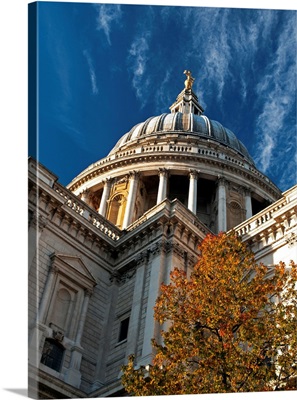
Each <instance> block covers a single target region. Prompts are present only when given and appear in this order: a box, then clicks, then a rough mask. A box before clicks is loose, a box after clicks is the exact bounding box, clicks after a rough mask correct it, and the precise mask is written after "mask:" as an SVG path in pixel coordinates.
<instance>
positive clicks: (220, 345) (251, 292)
mask: <svg viewBox="0 0 297 400" xmlns="http://www.w3.org/2000/svg"><path fill="white" fill-rule="evenodd" d="M199 254H200V256H199V258H198V262H197V264H196V266H195V267H194V269H193V271H192V274H191V277H190V279H187V277H186V274H185V272H183V271H180V270H178V269H174V270H173V271H172V273H171V283H170V284H169V285H162V286H161V294H160V296H159V298H158V299H157V302H156V305H155V319H156V320H157V321H158V322H160V323H161V324H162V323H164V322H165V321H169V322H170V327H169V329H168V330H167V331H164V332H162V337H163V344H162V345H160V344H158V343H156V341H154V340H153V344H154V346H155V348H156V355H155V357H154V362H153V365H152V366H151V367H150V370H149V372H148V371H147V370H146V369H145V368H144V367H142V368H140V369H135V368H134V364H133V363H134V359H133V358H131V359H130V362H129V364H128V365H127V366H124V367H123V377H122V382H123V385H124V387H125V389H126V390H127V392H128V393H130V394H134V395H138V396H139V395H172V394H195V393H224V392H247V391H266V390H277V389H285V388H286V387H288V383H289V382H290V381H291V380H292V377H294V376H296V373H297V371H296V369H297V337H296V321H297V296H296V294H297V293H296V280H297V273H296V270H297V267H296V264H294V263H293V262H291V264H290V266H288V267H286V266H285V264H284V263H280V264H279V265H276V266H275V268H274V270H273V273H271V271H270V270H269V268H268V267H267V266H265V265H263V264H259V265H258V264H256V262H255V259H254V255H253V253H252V252H250V251H249V250H248V249H247V247H246V245H245V244H244V243H242V242H241V241H240V240H239V239H238V238H237V237H236V235H235V233H233V234H231V235H227V234H224V233H221V234H219V235H217V236H211V235H209V236H207V237H206V238H205V240H204V241H203V242H202V243H201V245H200V247H199Z"/></svg>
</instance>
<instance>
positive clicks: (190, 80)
mask: <svg viewBox="0 0 297 400" xmlns="http://www.w3.org/2000/svg"><path fill="white" fill-rule="evenodd" d="M184 74H185V75H186V76H187V79H186V80H185V88H186V89H192V86H193V83H194V80H195V78H193V77H192V74H191V71H188V70H187V69H186V70H185V71H184Z"/></svg>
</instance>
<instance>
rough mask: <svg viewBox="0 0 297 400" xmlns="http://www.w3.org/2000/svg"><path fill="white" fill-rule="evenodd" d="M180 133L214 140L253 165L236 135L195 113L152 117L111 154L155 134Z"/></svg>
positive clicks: (124, 139) (122, 140)
mask: <svg viewBox="0 0 297 400" xmlns="http://www.w3.org/2000/svg"><path fill="white" fill-rule="evenodd" d="M162 133H163V134H164V133H165V134H168V133H178V134H184V135H191V137H193V136H194V137H195V136H196V137H197V138H201V139H212V140H215V141H217V142H219V143H221V144H223V145H225V146H227V147H229V148H232V149H233V150H235V151H237V152H238V153H240V154H241V155H242V156H243V157H245V158H246V159H247V160H248V161H249V162H251V163H252V164H253V163H254V162H253V160H252V157H251V156H250V155H249V153H248V151H247V149H246V147H245V146H244V145H243V144H242V143H241V141H240V140H238V139H237V137H236V136H235V134H234V133H233V132H232V131H231V130H230V129H227V128H225V127H224V126H223V125H222V124H220V123H219V122H217V121H214V120H210V119H209V118H207V117H206V116H205V115H197V114H194V113H182V112H179V111H178V112H174V113H165V114H161V115H159V116H155V117H150V118H148V119H147V120H146V121H144V122H141V123H139V124H137V125H135V126H133V128H132V129H131V130H130V131H129V132H127V133H126V134H125V135H123V136H122V137H121V138H120V140H119V141H118V142H117V144H116V145H115V146H114V148H113V149H112V150H111V152H110V153H109V154H113V153H115V152H117V151H120V150H121V149H122V148H123V147H125V148H126V147H127V146H129V144H132V143H135V141H136V140H138V139H142V138H143V139H146V138H149V136H150V135H155V134H162Z"/></svg>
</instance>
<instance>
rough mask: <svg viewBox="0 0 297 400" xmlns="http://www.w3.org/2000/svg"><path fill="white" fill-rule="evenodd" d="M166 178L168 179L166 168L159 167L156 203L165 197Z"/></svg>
mask: <svg viewBox="0 0 297 400" xmlns="http://www.w3.org/2000/svg"><path fill="white" fill-rule="evenodd" d="M167 180H168V170H167V169H165V168H160V169H159V188H158V196H157V204H159V203H161V201H163V200H164V199H166V197H167Z"/></svg>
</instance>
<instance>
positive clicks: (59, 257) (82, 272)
mask: <svg viewBox="0 0 297 400" xmlns="http://www.w3.org/2000/svg"><path fill="white" fill-rule="evenodd" d="M51 259H52V262H53V265H55V266H56V267H57V268H58V269H61V271H62V272H64V273H66V274H67V275H69V274H70V275H77V276H79V277H80V279H84V280H87V281H89V282H90V283H93V286H95V285H96V280H95V278H94V276H93V275H92V273H91V272H90V270H89V269H88V267H87V266H86V265H85V263H84V262H83V261H82V259H81V258H80V257H79V256H72V255H67V254H53V255H52V256H51Z"/></svg>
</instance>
